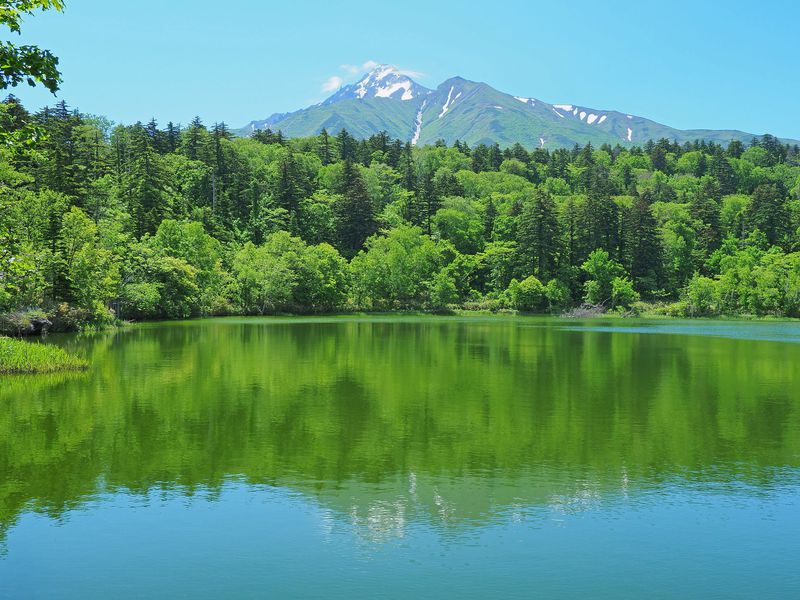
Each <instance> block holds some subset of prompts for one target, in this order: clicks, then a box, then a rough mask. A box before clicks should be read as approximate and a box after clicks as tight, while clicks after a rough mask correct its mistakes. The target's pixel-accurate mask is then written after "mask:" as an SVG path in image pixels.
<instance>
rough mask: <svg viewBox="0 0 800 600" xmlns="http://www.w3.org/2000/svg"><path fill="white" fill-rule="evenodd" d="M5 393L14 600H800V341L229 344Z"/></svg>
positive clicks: (259, 330) (404, 327) (489, 334)
mask: <svg viewBox="0 0 800 600" xmlns="http://www.w3.org/2000/svg"><path fill="white" fill-rule="evenodd" d="M48 341H49V343H56V344H60V345H63V346H64V347H67V348H68V349H70V350H73V351H75V352H77V353H79V354H81V355H83V356H86V357H87V358H89V359H90V360H91V362H92V365H93V366H92V368H91V369H90V370H89V371H88V372H87V373H82V374H70V375H58V376H38V377H5V378H2V377H0V598H13V599H18V598H46V599H51V598H53V599H58V598H76V599H77V598H80V599H86V598H114V599H122V598H176V597H185V598H648V599H651V598H652V599H654V598H703V599H708V598H720V599H730V598H747V599H750V598H757V599H771V598H775V599H787V598H800V324H798V323H783V322H773V323H770V322H745V323H734V322H726V321H720V322H704V321H693V322H684V321H629V320H616V321H602V320H600V321H590V322H580V321H570V320H558V319H544V318H543V319H537V318H499V317H498V318H479V317H470V318H455V317H454V318H445V317H385V318H384V317H369V318H366V317H365V318H320V319H234V318H231V319H213V320H203V321H192V322H183V323H163V324H147V325H141V326H136V327H132V328H130V329H127V330H122V331H118V332H114V333H108V334H99V335H94V336H89V337H75V336H51V337H50V339H49V340H48Z"/></svg>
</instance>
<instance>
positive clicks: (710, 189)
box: [689, 177, 722, 257]
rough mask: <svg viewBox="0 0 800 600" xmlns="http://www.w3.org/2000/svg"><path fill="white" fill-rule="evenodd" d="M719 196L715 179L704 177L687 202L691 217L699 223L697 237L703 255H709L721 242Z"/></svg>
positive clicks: (718, 188)
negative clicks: (698, 189) (695, 192)
mask: <svg viewBox="0 0 800 600" xmlns="http://www.w3.org/2000/svg"><path fill="white" fill-rule="evenodd" d="M721 198H722V194H721V192H720V186H719V183H718V182H717V180H716V179H714V178H713V177H704V178H703V181H702V185H701V188H700V191H699V192H698V193H697V195H696V196H695V197H693V198H692V200H691V202H690V203H689V210H690V212H691V215H692V217H693V218H694V219H696V220H697V222H698V223H699V224H700V226H699V228H698V232H697V233H698V235H697V237H698V246H699V248H700V251H701V252H702V254H703V257H707V256H709V255H710V254H711V253H712V252H714V250H716V249H717V248H719V246H720V243H721V242H722V231H721V228H720V222H719V213H720V200H721Z"/></svg>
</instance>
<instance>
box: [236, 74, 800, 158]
mask: <svg viewBox="0 0 800 600" xmlns="http://www.w3.org/2000/svg"><path fill="white" fill-rule="evenodd" d="M266 128H270V129H272V130H274V131H277V130H281V131H282V132H283V133H284V135H286V136H288V137H303V136H310V135H317V134H318V133H320V131H322V129H326V130H327V131H328V132H329V133H332V134H335V133H336V132H338V131H339V130H340V129H342V128H345V129H347V130H348V131H349V132H350V133H351V134H352V135H354V136H355V137H357V138H365V137H369V136H371V135H373V134H375V133H378V132H380V131H386V132H388V133H389V135H391V136H392V137H395V138H399V139H402V140H408V141H410V142H412V143H413V144H428V143H433V142H435V141H436V140H440V139H442V140H444V141H445V142H447V143H448V144H452V143H453V142H455V141H456V140H461V141H462V142H467V143H468V144H470V145H475V144H494V143H498V144H500V146H503V147H505V146H510V145H512V144H515V143H517V142H519V143H520V144H522V145H523V146H525V147H527V148H534V147H545V148H564V147H567V148H569V147H572V146H574V145H575V144H581V145H583V144H586V143H587V142H591V143H592V144H594V145H600V144H604V143H609V144H612V145H614V144H621V145H623V146H625V145H629V146H630V145H636V144H642V143H644V142H646V141H647V140H650V139H653V140H657V139H660V138H667V139H674V140H677V141H678V142H681V143H683V142H687V141H694V140H706V141H708V142H717V143H721V144H727V143H728V142H730V141H731V140H741V141H743V142H749V141H750V140H751V139H752V138H753V137H755V134H752V133H746V132H744V131H737V130H712V129H689V130H680V129H675V128H674V127H669V126H667V125H662V124H660V123H657V122H655V121H652V120H650V119H646V118H644V117H639V116H635V115H631V114H628V113H624V112H618V111H614V110H598V109H594V108H589V107H586V106H578V105H573V104H549V103H547V102H544V101H542V100H538V99H536V98H528V97H523V96H513V95H510V94H506V93H503V92H500V91H498V90H496V89H494V88H493V87H491V86H489V85H487V84H485V83H478V82H474V81H469V80H467V79H463V78H461V77H453V78H451V79H448V80H447V81H445V82H444V83H442V84H441V85H439V86H438V87H437V88H436V89H435V90H431V89H428V88H426V87H424V86H421V85H419V84H418V83H416V82H415V81H414V80H413V79H411V78H410V77H409V76H408V75H406V74H404V73H402V72H401V71H399V70H398V69H396V68H394V67H392V66H389V65H379V66H378V67H376V68H375V69H373V70H372V71H370V72H369V73H367V74H366V75H364V76H363V77H362V78H361V79H360V80H359V81H357V82H356V83H354V84H350V85H347V86H344V87H342V88H340V89H339V90H338V91H337V92H336V93H334V94H333V95H332V96H330V97H329V98H328V99H327V100H324V101H323V102H320V103H318V104H315V105H314V106H310V107H308V108H305V109H302V110H298V111H296V112H291V113H276V114H273V115H272V116H270V117H269V118H267V119H265V120H261V121H251V122H250V123H249V124H248V125H247V126H245V127H243V128H242V129H240V130H239V131H237V132H236V133H237V134H238V135H250V133H251V132H253V131H255V130H258V129H266ZM783 141H784V142H787V143H792V144H795V143H798V142H797V140H783Z"/></svg>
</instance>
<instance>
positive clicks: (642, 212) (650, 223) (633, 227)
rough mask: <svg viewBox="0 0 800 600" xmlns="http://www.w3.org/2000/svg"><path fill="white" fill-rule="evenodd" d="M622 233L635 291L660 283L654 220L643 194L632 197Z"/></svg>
mask: <svg viewBox="0 0 800 600" xmlns="http://www.w3.org/2000/svg"><path fill="white" fill-rule="evenodd" d="M626 237H627V239H626V242H625V253H626V258H627V260H626V266H627V269H628V272H629V273H630V274H631V277H632V278H633V281H634V284H635V286H636V289H637V290H638V291H639V292H642V293H652V292H654V291H655V290H657V289H658V288H659V287H660V282H661V265H662V261H663V253H662V247H661V239H660V237H659V234H658V228H657V224H656V220H655V217H654V216H653V212H652V210H651V208H650V203H649V202H648V200H647V195H645V194H643V195H641V196H636V197H635V198H634V200H633V205H632V206H631V210H630V216H629V219H628V227H627V236H626Z"/></svg>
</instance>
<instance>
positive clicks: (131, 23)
mask: <svg viewBox="0 0 800 600" xmlns="http://www.w3.org/2000/svg"><path fill="white" fill-rule="evenodd" d="M798 22H800V3H797V2H795V1H790V0H761V1H760V2H752V1H748V2H740V1H726V2H702V1H699V0H694V1H691V2H689V1H684V0H671V1H670V2H649V1H646V0H639V1H635V2H634V1H620V2H598V1H597V0H595V1H592V2H585V1H583V0H569V1H562V2H558V1H552V0H550V1H548V2H539V1H527V2H526V1H517V0H506V1H504V2H480V3H478V2H448V1H447V0H442V1H439V2H431V1H426V2H421V1H417V0H405V1H403V2H379V1H377V0H372V1H370V2H355V1H347V0H339V1H336V2H334V1H331V0H327V1H324V2H317V1H306V0H295V1H293V2H292V1H289V2H287V1H285V0H283V1H280V2H272V1H264V0H230V1H229V2H222V3H221V2H219V1H215V2H211V1H206V0H158V1H156V0H136V1H135V2H129V1H122V0H120V1H117V0H67V9H66V12H65V13H63V14H58V13H51V14H40V15H37V16H36V17H33V18H28V19H27V21H26V23H25V25H24V27H23V36H22V38H21V41H24V42H29V43H37V44H39V45H41V46H43V47H47V48H49V49H51V50H52V51H53V52H54V53H55V54H56V55H58V56H59V57H60V58H61V66H62V71H63V74H64V85H63V86H62V91H61V93H60V94H59V97H60V98H63V99H65V100H66V101H67V102H68V103H69V104H71V105H72V106H77V107H78V108H80V109H81V110H82V111H84V112H88V113H95V114H104V115H106V116H108V117H109V118H111V119H113V120H115V121H118V122H126V123H127V122H133V121H136V120H147V119H149V118H150V117H156V118H157V119H158V120H159V121H161V122H166V121H168V120H173V121H175V122H182V123H186V122H188V121H189V120H190V119H191V118H192V117H193V116H194V115H199V116H200V117H201V118H202V119H203V120H204V121H206V122H208V123H211V122H214V121H223V120H224V121H225V122H227V123H229V124H230V125H231V126H233V127H238V126H241V125H244V124H245V123H247V122H248V121H250V120H252V119H257V118H264V117H266V116H268V115H269V114H271V113H273V112H283V111H288V110H295V109H298V108H302V107H305V106H307V105H309V104H311V103H313V102H316V101H319V100H321V99H322V98H324V97H326V96H327V95H328V94H329V93H330V92H326V91H324V90H323V86H324V84H325V82H326V81H329V80H330V79H331V78H336V77H339V78H342V79H343V80H344V81H345V82H348V81H352V80H354V79H355V78H356V75H354V74H353V72H352V71H353V69H348V68H344V67H343V66H342V65H359V66H360V65H364V64H365V63H368V62H370V61H377V62H385V63H390V64H394V65H397V66H399V67H400V68H403V69H408V70H411V71H414V72H417V73H419V74H420V76H419V77H418V81H419V82H420V83H422V84H423V85H427V86H429V87H435V86H436V85H437V84H438V83H440V82H441V81H443V80H444V79H446V78H448V77H451V76H454V75H461V76H462V77H465V78H467V79H472V80H476V81H485V82H487V83H489V84H491V85H492V86H494V87H496V88H498V89H500V90H502V91H504V92H509V93H512V94H516V95H524V96H533V97H536V98H539V99H541V100H544V101H548V102H563V103H573V104H580V105H585V106H590V107H593V108H598V109H617V110H621V111H624V112H629V113H633V114H637V115H641V116H646V117H649V118H652V119H654V120H656V121H659V122H662V123H666V124H669V125H672V126H675V127H680V128H692V127H707V128H719V129H722V128H737V129H743V130H745V131H749V132H751V133H763V132H770V133H774V134H776V135H780V136H785V137H794V138H800V117H799V116H798V115H800V60H799V59H798V57H800V42H798V35H799V34H798V31H797V24H798ZM15 41H16V40H15ZM358 70H360V69H358ZM334 81H336V80H334ZM15 93H16V94H17V95H18V96H20V97H21V98H22V99H23V100H24V101H25V103H26V104H28V105H29V106H30V107H32V108H38V107H40V106H42V105H43V104H45V103H49V102H51V101H52V97H50V96H49V95H48V94H46V93H44V92H42V91H35V90H27V89H23V88H17V90H15Z"/></svg>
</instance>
